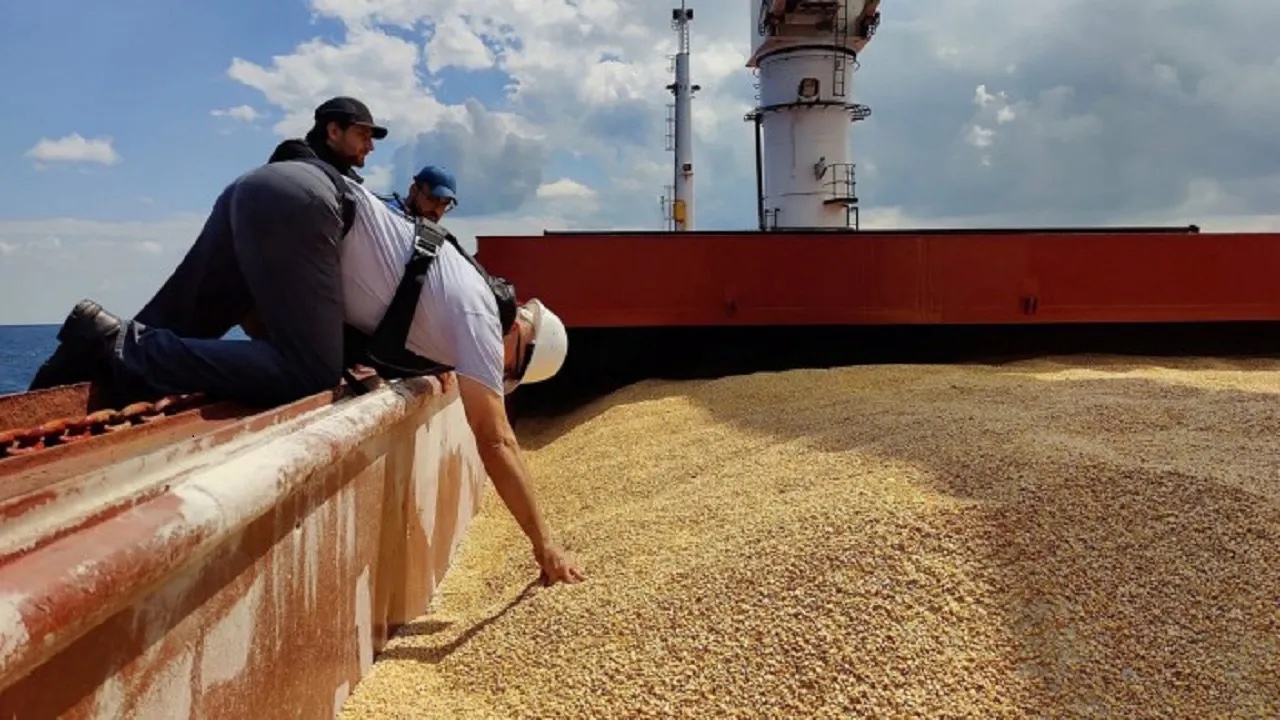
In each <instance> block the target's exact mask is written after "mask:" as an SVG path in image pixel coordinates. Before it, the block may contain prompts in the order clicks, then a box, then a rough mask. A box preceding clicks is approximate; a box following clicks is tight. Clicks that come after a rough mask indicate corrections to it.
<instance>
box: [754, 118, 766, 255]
mask: <svg viewBox="0 0 1280 720" xmlns="http://www.w3.org/2000/svg"><path fill="white" fill-rule="evenodd" d="M761 119H762V118H761V116H760V114H759V113H756V220H757V222H758V224H759V227H760V230H762V231H763V230H764V152H763V150H762V148H761V146H760V121H761Z"/></svg>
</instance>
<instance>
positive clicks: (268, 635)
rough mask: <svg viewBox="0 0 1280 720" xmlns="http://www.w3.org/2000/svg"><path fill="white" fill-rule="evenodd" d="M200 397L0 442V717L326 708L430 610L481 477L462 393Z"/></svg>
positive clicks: (423, 384)
mask: <svg viewBox="0 0 1280 720" xmlns="http://www.w3.org/2000/svg"><path fill="white" fill-rule="evenodd" d="M153 409H154V408H153ZM201 412H202V410H201V409H199V408H197V409H192V410H187V411H186V412H184V413H177V414H175V415H173V416H172V417H169V418H166V419H163V420H160V421H157V422H155V423H152V424H151V426H141V427H137V428H134V429H125V430H123V431H121V432H118V433H112V435H111V436H110V437H109V440H110V442H109V443H107V442H105V441H107V440H108V438H105V437H104V438H101V440H102V441H103V442H102V443H99V439H91V440H82V441H80V442H76V443H74V444H71V445H66V446H64V447H61V448H50V449H49V450H45V451H42V452H39V453H36V454H38V455H46V454H47V455H48V456H49V457H50V458H51V459H52V458H53V457H54V456H55V455H58V454H59V453H58V452H55V450H62V451H65V452H64V453H63V454H64V455H66V458H65V459H63V460H59V461H57V462H54V463H53V464H45V465H30V466H28V465H27V463H28V462H29V460H30V457H31V456H23V455H22V454H21V452H20V453H19V455H18V456H17V457H11V458H8V459H6V460H0V517H2V520H0V717H4V718H6V719H7V718H18V719H20V720H25V719H27V718H41V719H42V718H125V717H129V718H144V717H165V718H170V717H201V718H208V719H212V718H248V717H253V718H264V719H265V718H273V717H290V718H294V717H307V718H319V717H326V716H332V714H333V713H334V712H335V711H336V710H337V709H338V708H339V707H340V705H341V703H342V702H343V700H344V699H345V698H346V696H347V694H348V693H349V692H351V690H352V689H353V688H354V686H355V685H356V683H357V682H358V681H359V680H360V679H361V678H362V677H363V676H364V674H365V673H366V672H368V670H369V667H370V665H371V664H372V661H373V656H374V653H375V652H376V651H377V650H378V649H379V648H381V646H382V645H383V643H384V642H385V640H386V639H387V637H388V636H389V635H390V634H391V632H393V631H394V629H395V628H396V627H398V626H400V625H401V624H403V623H406V622H408V621H409V620H411V619H413V618H414V617H416V616H418V615H420V614H421V613H422V612H424V610H425V609H426V607H427V603H428V602H429V601H430V599H431V596H432V595H433V593H434V592H435V588H436V585H437V583H438V582H439V581H440V580H441V579H442V577H443V575H444V573H445V570H446V569H447V567H448V565H449V563H450V561H451V558H452V555H453V552H454V549H455V548H456V546H457V543H458V542H459V541H460V539H461V538H462V535H463V532H464V530H465V528H466V526H467V525H468V522H469V521H470V519H471V517H472V516H473V514H474V512H475V510H476V507H477V502H478V498H479V495H480V492H481V490H482V488H483V483H484V482H485V474H484V470H483V468H482V466H481V465H480V462H479V460H478V458H477V456H476V453H475V447H474V442H473V440H472V436H471V434H470V431H469V429H468V427H467V424H466V422H465V418H464V416H463V414H462V409H461V405H460V403H459V402H458V401H457V396H456V392H448V393H446V392H444V391H443V390H442V389H441V386H440V384H439V383H438V382H437V381H436V380H435V379H431V378H424V379H419V380H413V381H406V382H403V383H396V384H395V385H393V386H389V387H382V388H379V389H377V390H374V391H372V392H370V393H368V394H365V395H361V396H358V397H345V398H342V399H340V400H337V401H333V400H332V399H331V397H330V396H329V395H328V394H326V395H325V396H316V397H313V398H309V399H306V400H303V401H300V402H299V403H295V404H294V405H291V406H288V407H285V408H279V409H276V410H273V411H270V412H265V413H256V414H240V415H238V416H237V415H235V414H234V413H229V412H228V411H226V410H225V409H224V410H223V412H222V414H221V415H218V416H216V417H214V416H211V415H209V414H208V413H207V412H206V413H205V415H204V416H199V417H197V415H198V414H199V413H201ZM104 417H105V416H104ZM184 418H185V420H184ZM116 419H118V417H117V418H116ZM166 423H169V424H170V426H171V428H185V431H184V432H185V435H181V434H176V433H178V431H175V430H172V429H170V430H167V431H165V432H158V431H156V432H150V431H152V430H153V427H154V428H160V429H163V428H161V426H164V425H165V424H166ZM184 423H185V424H184ZM46 430H50V432H54V433H55V437H66V435H65V432H63V434H61V435H58V434H57V431H58V429H57V428H52V427H51V426H50V427H49V428H46ZM131 436H136V437H137V438H139V439H137V440H136V441H135V442H133V445H132V448H133V449H132V451H130V447H131V445H130V440H129V438H130V437H131ZM24 437H26V436H24ZM45 437H46V439H47V438H48V434H46V435H45ZM157 437H161V438H162V440H163V442H161V441H160V440H157V439H156V438H157ZM95 443H98V446H96V448H95ZM10 447H11V448H12V447H13V446H12V445H11V446H10ZM104 458H105V459H104ZM110 458H114V460H110V461H108V460H109V459H110ZM9 463H19V464H21V465H22V466H23V467H22V470H23V472H22V473H21V474H20V475H17V476H14V475H6V473H5V466H6V464H9ZM9 467H17V465H9ZM57 468H61V469H57ZM15 483H16V485H15ZM6 487H8V490H7V491H6ZM14 488H18V489H17V490H14Z"/></svg>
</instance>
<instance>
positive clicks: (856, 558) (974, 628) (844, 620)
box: [342, 358, 1280, 719]
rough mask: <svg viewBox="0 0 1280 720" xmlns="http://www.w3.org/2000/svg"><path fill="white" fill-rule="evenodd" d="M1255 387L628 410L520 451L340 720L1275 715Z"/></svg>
mask: <svg viewBox="0 0 1280 720" xmlns="http://www.w3.org/2000/svg"><path fill="white" fill-rule="evenodd" d="M1277 428H1280V363H1271V362H1226V361H1203V362H1190V361H1164V360H1161V361H1152V362H1150V363H1148V362H1142V361H1132V360H1128V361H1116V360H1106V359H1097V358H1095V359H1086V360H1071V361H1063V362H1058V361H1049V360H1046V361H1036V362H1030V363H1021V364H1014V365H1007V366H1002V367H990V366H968V367H956V366H952V367H904V366H893V367H883V366H882V367H866V368H848V369H840V370H832V371H795V372H789V373H782V374H766V375H757V376H753V377H739V378H728V379H723V380H717V381H710V382H689V383H659V382H651V383H644V384H641V385H638V386H634V387H631V388H628V389H626V390H624V391H621V392H619V393H617V394H615V395H614V396H613V397H611V398H609V399H608V400H607V402H600V403H597V404H596V405H594V406H592V407H589V408H586V409H584V410H582V411H580V412H578V413H576V414H574V415H572V416H570V417H566V418H560V419H558V420H556V421H546V422H544V423H542V424H540V425H538V426H534V427H528V428H525V429H523V430H522V436H523V438H522V439H523V441H524V442H525V443H526V445H527V447H528V448H530V449H531V452H530V458H531V464H532V468H533V471H534V474H535V477H536V484H537V490H538V493H539V494H540V497H541V498H542V501H543V506H544V508H545V510H546V511H547V513H548V514H549V517H550V521H551V523H552V526H553V527H555V528H557V529H559V530H561V531H562V534H563V537H564V538H565V539H566V540H567V541H568V544H569V546H570V547H571V548H572V549H573V551H574V552H575V553H576V554H577V557H578V558H579V559H581V560H582V561H583V564H584V567H585V569H586V572H587V574H588V580H587V581H586V582H585V583H583V584H580V585H577V586H557V587H554V588H550V589H542V588H537V589H534V590H528V591H527V592H526V589H527V586H528V585H529V583H530V581H531V580H532V579H533V577H534V576H535V575H536V570H535V569H534V567H533V565H532V560H531V558H530V556H529V553H528V548H527V545H526V543H525V541H524V539H523V537H522V536H521V535H520V534H519V531H518V529H517V528H516V526H515V524H514V522H513V521H512V520H511V519H510V518H509V516H507V515H506V514H505V512H504V510H503V508H502V506H501V505H500V501H498V499H497V498H496V496H494V495H493V493H492V492H490V493H489V497H488V498H487V500H486V503H487V504H486V507H485V509H484V515H483V516H482V517H481V518H479V520H478V522H477V523H476V524H475V525H473V526H472V530H471V531H470V534H469V538H468V540H467V542H466V545H465V546H464V549H463V552H462V554H461V556H460V558H459V564H458V565H457V566H456V567H455V569H454V570H452V571H451V572H452V575H451V576H450V577H449V578H448V580H447V584H446V587H445V592H444V594H443V596H442V597H441V598H440V601H439V604H438V607H437V608H436V609H435V610H433V612H432V613H431V614H430V615H429V616H428V617H426V618H423V619H422V620H421V621H420V622H418V623H416V624H414V625H412V626H411V627H410V628H409V629H408V630H407V632H406V634H405V635H404V636H402V637H399V638H397V639H395V640H394V641H393V642H392V643H391V644H390V645H389V647H388V648H387V651H386V653H385V655H384V656H383V657H382V658H381V659H380V660H379V661H378V662H377V664H376V665H375V668H374V671H373V673H372V675H371V676H370V677H369V678H368V679H367V680H366V681H365V682H364V683H362V684H361V685H360V686H358V687H357V689H356V691H355V693H354V695H353V696H352V698H351V699H350V700H349V701H348V703H347V706H346V708H345V710H344V713H343V715H342V717H344V718H380V719H388V718H472V717H475V718H516V717H539V718H588V717H616V718H642V717H655V718H656V717H663V718H668V717H690V718H721V717H795V718H800V717H803V718H818V717H974V718H995V717H1018V718H1023V717H1049V716H1053V717H1064V716H1066V717H1104V716H1105V717H1126V718H1137V717H1188V718H1192V717H1194V718H1204V717H1225V716H1234V717H1277V716H1280V648H1278V644H1280V441H1278V440H1277Z"/></svg>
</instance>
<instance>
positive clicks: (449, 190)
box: [413, 165, 458, 202]
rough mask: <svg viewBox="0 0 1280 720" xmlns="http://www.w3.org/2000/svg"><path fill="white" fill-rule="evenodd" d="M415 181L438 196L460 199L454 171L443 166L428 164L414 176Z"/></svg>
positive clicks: (455, 200)
mask: <svg viewBox="0 0 1280 720" xmlns="http://www.w3.org/2000/svg"><path fill="white" fill-rule="evenodd" d="M413 181H414V182H415V183H418V184H419V185H421V186H423V187H425V188H426V189H427V192H429V193H431V194H432V195H434V196H436V197H438V198H445V199H448V200H453V201H454V202H457V201H458V194H457V193H458V183H457V181H456V180H454V178H453V173H451V172H449V171H448V170H445V169H444V168H442V167H437V166H435V165H427V166H426V167H424V168H422V169H421V170H419V171H418V174H417V175H414V176H413Z"/></svg>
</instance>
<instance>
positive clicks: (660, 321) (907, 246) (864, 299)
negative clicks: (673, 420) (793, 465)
mask: <svg viewBox="0 0 1280 720" xmlns="http://www.w3.org/2000/svg"><path fill="white" fill-rule="evenodd" d="M478 244H479V257H480V259H481V261H482V262H483V263H484V264H485V266H486V267H487V268H488V269H489V270H490V271H492V272H494V273H496V274H499V275H502V276H504V277H507V278H509V279H511V280H512V281H513V282H514V283H515V284H516V286H517V290H518V291H519V293H520V296H521V297H522V298H525V297H535V296H536V297H539V298H542V299H543V300H544V301H546V302H547V304H548V305H549V306H550V307H552V308H553V309H554V310H555V311H556V312H557V313H559V314H560V316H561V317H562V318H563V319H564V321H565V322H566V323H567V324H569V325H570V326H571V327H628V326H632V327H634V326H667V325H769V324H937V323H1046V322H1165V321H1192V320H1280V285H1278V284H1277V283H1276V282H1275V278H1277V277H1280V234H1245V233H1239V234H1200V233H1191V232H1186V231H1182V232H1178V231H1172V230H1171V231H1168V232H1135V231H1128V232H1125V231H1116V232H1098V231H1055V232H1042V231H1025V232H1017V231H1001V232H995V231H989V232H976V231H975V232H959V231H942V232H928V231H922V232H867V231H863V232H860V233H840V234H836V233H796V234H792V233H782V232H776V233H756V232H752V233H715V232H696V233H682V234H676V233H657V232H655V233H601V234H589V233H548V234H546V235H543V236H524V237H520V236H503V237H484V238H480V239H479V243H478Z"/></svg>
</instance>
